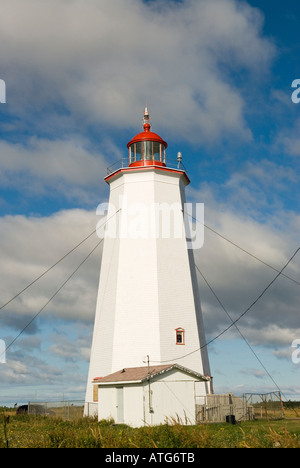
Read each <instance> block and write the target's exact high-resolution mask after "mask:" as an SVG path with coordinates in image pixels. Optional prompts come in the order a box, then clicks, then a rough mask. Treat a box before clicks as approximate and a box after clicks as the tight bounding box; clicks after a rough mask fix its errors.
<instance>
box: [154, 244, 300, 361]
mask: <svg viewBox="0 0 300 468" xmlns="http://www.w3.org/2000/svg"><path fill="white" fill-rule="evenodd" d="M299 251H300V247H298V248H297V250H296V251H295V252H294V253H293V255H292V256H291V258H290V259H289V260H288V261H287V263H286V264H285V265H284V266H283V267H282V269H281V270H280V271H279V272H278V274H277V275H276V276H275V278H273V280H272V281H271V282H270V283H269V284H268V286H266V287H265V288H264V290H263V291H262V292H261V293H260V294H259V296H258V297H257V298H256V299H255V300H254V301H253V302H252V304H251V305H250V306H249V307H247V309H246V310H245V311H244V312H243V313H242V314H241V315H240V316H239V317H238V318H237V319H235V320H233V321H232V323H231V324H230V325H229V326H228V327H227V328H225V329H224V330H223V331H222V332H220V333H219V334H218V335H216V336H215V337H214V338H212V339H211V340H210V341H208V342H207V343H205V344H204V345H202V346H201V347H200V348H197V349H195V350H194V351H191V352H190V353H187V354H185V355H183V356H180V357H177V358H176V361H178V360H179V359H183V358H185V357H187V356H190V355H191V354H194V353H197V352H198V351H200V350H201V349H203V348H206V347H207V346H208V345H210V344H211V343H213V342H214V341H216V340H217V339H218V338H220V336H222V335H224V333H226V332H227V331H228V330H229V329H230V328H231V327H233V326H234V325H235V324H236V323H237V322H238V321H239V320H240V319H241V318H242V317H244V316H245V315H246V314H247V313H248V312H249V311H250V310H251V309H252V307H254V305H255V304H256V303H257V302H258V301H259V300H260V299H261V298H262V297H263V295H264V294H265V293H266V292H267V290H268V289H269V288H270V287H271V286H272V284H274V283H275V281H276V280H277V279H278V278H279V276H280V275H281V274H282V272H283V271H284V270H285V268H286V267H287V266H288V265H289V264H290V263H291V261H292V260H293V259H294V257H295V256H296V255H297V253H298V252H299ZM172 360H173V359H168V360H164V361H151V362H156V363H165V362H171V361H172Z"/></svg>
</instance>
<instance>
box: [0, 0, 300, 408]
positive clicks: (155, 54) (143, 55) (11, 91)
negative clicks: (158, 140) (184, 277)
mask: <svg viewBox="0 0 300 468" xmlns="http://www.w3.org/2000/svg"><path fill="white" fill-rule="evenodd" d="M299 22H300V6H299V5H297V3H296V2H294V1H292V0H288V1H285V2H280V1H278V0H276V1H272V2H271V1H268V0H262V1H258V0H257V1H254V0H249V1H240V0H183V1H181V2H176V1H172V0H153V1H148V2H143V1H142V0H126V7H125V2H124V0H114V1H113V2H111V1H110V0H98V1H92V0H88V1H87V0H85V1H84V0H71V1H66V0H44V1H43V2H40V1H38V0H22V1H21V0H10V1H9V2H3V3H2V5H1V15H0V43H1V48H0V78H1V79H3V80H4V81H5V83H6V103H5V104H0V239H1V242H0V258H1V264H2V268H1V271H0V275H1V281H0V297H1V303H2V304H4V303H6V302H7V301H9V300H10V299H11V298H12V297H13V296H14V295H15V294H16V293H17V292H19V291H21V290H22V289H23V288H24V287H25V286H26V285H27V284H29V283H30V282H31V281H32V280H33V279H34V278H36V277H37V276H39V275H40V274H41V273H42V272H43V271H44V270H46V269H47V268H48V267H49V266H50V265H52V264H53V263H54V262H55V261H56V260H57V259H59V258H60V257H62V256H63V255H64V254H65V253H66V252H68V251H69V250H70V249H71V248H72V247H74V246H75V245H76V244H77V243H78V242H80V241H81V240H82V239H83V238H84V237H85V236H87V235H88V234H89V233H90V232H92V231H93V229H94V228H95V226H96V223H97V222H98V219H97V216H96V207H97V206H98V204H99V203H101V202H103V201H106V200H107V198H108V187H107V185H106V184H105V182H104V181H103V178H104V176H105V174H106V167H107V166H109V165H110V164H112V163H113V162H115V161H116V160H118V159H120V158H121V157H126V156H127V148H126V144H127V142H128V141H130V140H131V139H132V137H133V136H134V135H135V134H136V133H138V132H139V131H140V129H141V125H142V113H143V109H144V106H145V103H146V102H147V103H148V107H149V110H150V113H151V117H152V129H153V131H155V132H157V133H158V134H159V135H160V136H161V137H162V138H163V139H164V140H166V141H167V142H168V144H169V147H168V153H167V156H168V160H169V161H170V162H172V160H174V159H175V158H176V154H177V152H178V151H181V152H182V155H183V162H184V164H185V166H186V168H187V170H188V175H189V177H190V180H191V184H190V186H189V188H188V190H187V195H188V199H189V200H191V201H198V202H203V203H205V220H206V224H207V225H208V226H210V227H212V228H214V229H215V230H216V231H217V232H218V233H220V234H222V235H223V236H225V237H226V238H228V239H230V240H231V241H233V242H234V243H236V244H237V245H239V246H241V247H242V248H243V249H245V250H247V251H249V252H251V254H253V255H255V256H256V257H258V258H259V259H261V260H263V261H264V262H266V263H268V264H270V265H272V266H273V267H274V268H276V269H281V268H282V267H283V265H284V264H285V263H286V262H287V261H288V259H289V258H290V257H291V256H292V254H293V253H294V251H295V250H296V249H297V248H298V247H299V228H300V213H299V186H300V185H299V174H300V171H299V158H300V138H299V130H300V104H294V103H293V102H292V100H291V95H292V92H293V89H292V88H291V84H292V82H293V80H295V79H297V78H300V69H299V68H300V67H299V60H298V57H299V49H300V39H299ZM96 242H97V239H95V238H93V237H92V238H90V239H89V240H88V241H87V242H86V243H85V244H84V245H82V246H81V247H80V249H78V250H76V252H75V253H74V255H71V256H70V257H68V258H67V259H66V260H65V261H64V262H62V263H61V264H59V265H58V267H56V268H55V269H53V270H52V271H51V272H49V274H47V275H46V276H45V277H43V278H42V279H41V280H40V281H39V282H37V283H36V284H35V285H34V286H32V287H31V288H29V289H28V290H27V291H26V292H25V293H24V294H22V295H20V296H19V297H18V298H16V299H15V300H14V301H12V302H11V303H10V304H9V305H8V306H6V307H5V308H3V309H2V310H0V339H3V340H4V341H5V342H6V343H7V344H9V343H10V342H11V341H12V340H14V339H15V337H16V336H17V335H18V334H19V333H20V331H21V330H22V329H23V328H24V327H25V326H26V325H27V324H28V323H29V322H30V320H31V319H32V317H34V316H35V314H36V313H37V312H38V311H39V310H40V309H41V307H43V305H44V304H45V303H46V302H47V300H48V299H49V298H50V297H51V296H52V294H54V292H55V291H56V290H57V289H58V287H59V286H60V285H61V284H62V283H63V281H64V280H65V279H66V278H67V277H68V275H70V273H71V272H72V271H73V270H74V268H75V267H76V266H77V265H78V264H79V263H80V262H81V261H82V259H83V258H84V256H85V255H87V253H88V252H89V251H90V250H91V249H92V248H93V247H94V245H95V243H96ZM195 259H196V263H197V265H198V266H199V268H201V271H202V273H203V274H204V275H205V277H206V279H207V280H208V281H209V283H210V285H211V286H212V288H213V289H214V291H215V292H216V294H217V295H218V297H219V298H220V300H221V301H222V303H223V304H224V306H225V307H226V309H227V310H228V312H229V313H230V315H231V316H232V317H233V318H237V317H238V316H239V315H240V314H241V313H242V312H243V311H244V310H245V309H246V308H247V307H248V306H249V305H250V304H251V303H252V302H253V301H254V300H255V299H256V297H257V296H258V295H259V294H260V293H261V291H262V290H263V289H264V287H265V286H267V284H268V283H269V282H270V281H271V280H272V279H273V278H274V276H275V275H276V272H275V271H274V270H272V269H270V268H268V267H267V266H265V265H263V264H262V263H260V262H259V261H257V260H255V259H254V258H253V257H250V256H249V255H247V254H245V253H244V252H242V251H241V250H239V249H238V248H236V247H234V246H233V245H232V244H230V243H228V242H226V241H225V240H224V239H221V238H220V237H219V236H217V235H216V234H214V233H212V232H211V231H208V230H207V231H206V232H205V244H204V247H203V248H202V249H201V250H199V251H197V252H195ZM100 262H101V249H99V251H97V252H95V255H93V256H92V257H91V258H89V259H88V261H87V262H86V263H85V264H84V265H83V267H82V268H81V269H80V271H79V272H78V273H77V274H76V276H74V278H72V281H70V282H69V283H68V284H67V285H66V287H65V288H64V289H63V290H62V291H61V292H60V294H59V295H57V296H56V297H55V299H54V300H53V302H51V304H49V306H48V307H46V309H45V310H44V311H43V312H42V313H41V314H40V315H39V316H38V317H37V318H36V319H35V320H34V321H33V322H32V323H31V325H30V326H29V327H28V328H26V330H25V331H24V333H22V334H21V335H20V337H19V338H18V339H17V340H16V341H15V342H14V344H13V345H12V346H11V347H10V348H9V350H8V351H7V356H6V359H7V363H6V364H0V373H1V379H0V403H1V402H3V403H10V404H13V403H16V402H18V403H23V402H26V401H27V400H30V399H33V398H37V399H39V400H45V399H46V400H47V399H60V398H62V396H64V398H66V399H67V398H76V399H82V398H84V394H85V385H86V378H87V372H88V358H89V347H90V344H91V334H92V328H93V315H94V310H95V304H96V293H97V283H98V277H99V270H100ZM285 273H286V274H287V275H289V276H290V277H292V278H294V279H295V280H296V281H298V282H299V281H300V259H299V257H296V258H295V259H294V260H293V262H291V264H290V265H289V266H288V268H287V269H286V271H285ZM199 287H200V293H201V298H202V307H203V314H204V320H205V325H206V331H207V336H208V338H209V339H211V338H213V337H214V336H216V335H217V334H218V333H220V332H221V331H222V330H223V329H225V328H226V327H227V326H228V324H229V323H228V317H227V316H226V314H224V311H223V310H222V309H221V308H220V306H219V304H218V303H216V300H215V298H214V297H213V296H212V294H211V292H210V291H209V289H208V288H207V286H206V285H205V283H204V282H203V281H202V280H201V278H199ZM299 296H300V294H299V285H298V284H296V283H295V282H293V281H291V280H289V279H287V278H285V277H280V278H278V280H277V281H276V283H275V284H274V285H272V287H271V288H270V289H269V290H268V291H267V293H266V294H265V295H264V297H263V298H262V299H261V301H259V302H258V304H256V306H255V307H254V308H253V309H251V311H250V312H249V314H247V315H246V316H245V317H244V318H243V319H241V320H240V321H239V322H238V326H239V327H240V329H241V331H242V332H243V335H244V336H245V337H246V338H247V340H248V342H249V343H250V344H251V346H253V349H254V350H255V352H256V353H257V354H258V355H259V357H260V359H261V361H262V362H263V364H264V365H265V367H266V368H267V369H268V371H269V373H270V374H271V375H272V376H273V379H274V380H275V381H276V383H277V385H278V387H279V388H280V389H281V390H282V392H283V394H284V395H285V396H287V397H288V398H291V399H297V398H298V399H300V385H299V371H300V368H299V364H298V365H297V364H294V363H293V362H292V358H291V356H292V348H291V343H292V341H293V340H294V339H299V338H300V325H299V303H300V301H299V299H300V297H299ZM209 356H210V361H211V367H212V374H213V376H214V385H215V391H217V392H226V391H233V392H235V393H237V394H240V393H243V392H249V391H252V392H267V391H271V390H277V388H275V387H274V382H273V381H271V379H270V378H269V376H268V375H266V373H265V372H264V370H263V369H262V367H261V366H260V364H259V362H258V361H257V359H256V358H255V356H254V355H253V353H252V352H251V351H250V349H249V348H248V347H247V345H246V344H245V342H244V341H243V340H241V338H240V336H239V335H238V333H237V332H236V331H235V330H234V329H233V328H232V329H230V330H229V331H228V332H227V333H226V334H224V335H223V336H222V337H221V338H220V339H218V340H216V341H214V342H213V343H212V344H211V345H210V346H209Z"/></svg>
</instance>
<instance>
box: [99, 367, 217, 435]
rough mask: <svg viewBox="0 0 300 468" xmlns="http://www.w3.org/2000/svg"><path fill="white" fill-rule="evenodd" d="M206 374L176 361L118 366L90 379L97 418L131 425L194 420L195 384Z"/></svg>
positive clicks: (184, 422) (202, 380)
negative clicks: (166, 363)
mask: <svg viewBox="0 0 300 468" xmlns="http://www.w3.org/2000/svg"><path fill="white" fill-rule="evenodd" d="M208 381H209V378H208V377H204V376H203V375H200V374H198V373H197V372H195V371H192V370H190V369H187V368H185V367H182V366H180V365H178V364H168V365H161V366H149V367H148V366H146V367H132V368H125V369H121V370H119V371H117V372H114V373H113V374H110V375H107V376H105V377H100V378H95V379H94V381H93V385H94V394H95V396H96V395H98V419H99V420H101V419H111V418H112V419H113V420H114V421H115V422H116V423H124V422H125V423H126V424H128V425H130V426H132V427H140V426H144V425H158V424H163V423H166V422H167V421H169V422H170V421H174V420H175V421H177V422H180V423H181V424H195V421H196V406H195V402H196V384H197V383H199V382H208Z"/></svg>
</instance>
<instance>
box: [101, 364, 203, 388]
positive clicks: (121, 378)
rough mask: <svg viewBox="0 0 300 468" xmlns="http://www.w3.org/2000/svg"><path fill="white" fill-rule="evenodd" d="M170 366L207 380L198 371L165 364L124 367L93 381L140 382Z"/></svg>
mask: <svg viewBox="0 0 300 468" xmlns="http://www.w3.org/2000/svg"><path fill="white" fill-rule="evenodd" d="M172 368H174V369H179V370H181V371H183V372H187V373H189V374H193V375H195V376H197V377H198V378H201V379H203V380H208V378H207V377H204V376H203V375H200V374H199V373H198V372H194V371H192V370H190V369H187V368H185V367H182V366H179V365H178V364H165V365H162V366H149V367H148V366H145V367H126V368H124V369H121V370H119V371H117V372H114V373H113V374H109V375H106V376H105V377H96V378H95V379H94V383H96V382H99V384H102V383H114V382H131V381H139V382H141V381H143V380H146V379H147V378H148V377H149V375H150V376H151V377H154V376H155V375H158V374H161V373H164V372H166V371H167V370H171V369H172Z"/></svg>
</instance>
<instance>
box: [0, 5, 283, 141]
mask: <svg viewBox="0 0 300 468" xmlns="http://www.w3.org/2000/svg"><path fill="white" fill-rule="evenodd" d="M124 5H125V4H124V1H123V0H114V1H113V2H112V1H110V0H109V1H108V0H101V1H95V0H89V1H86V0H71V1H64V0H45V1H43V2H42V3H41V2H39V1H37V0H26V1H23V2H21V3H20V2H19V1H18V0H10V2H7V3H6V4H5V5H2V8H1V18H0V31H1V32H0V40H1V43H3V44H5V47H3V48H2V50H1V53H0V59H1V63H2V65H3V67H4V69H5V70H6V71H7V77H5V79H6V82H7V87H8V92H7V93H8V98H7V99H8V102H11V105H12V109H13V110H14V111H16V110H17V109H18V113H19V115H21V116H22V117H23V118H24V117H25V116H27V118H28V112H35V113H36V114H37V116H39V112H40V111H41V109H43V110H45V109H46V111H47V108H48V110H49V109H50V108H53V106H55V105H61V106H62V107H66V108H67V109H68V110H69V111H70V112H71V114H72V118H73V119H74V121H75V122H76V125H77V127H78V128H79V127H80V126H81V127H83V128H84V127H85V126H86V124H88V123H89V124H90V123H91V122H92V123H93V124H95V123H96V122H98V123H101V124H102V125H104V126H105V127H106V128H107V126H110V127H111V126H115V127H116V128H120V127H121V128H125V127H126V126H127V127H128V126H133V125H134V127H136V125H137V120H138V119H137V117H136V116H137V115H139V114H138V113H140V112H141V111H142V106H143V105H144V104H145V101H146V100H147V99H148V103H149V105H150V108H152V109H154V110H155V109H157V112H154V111H153V114H154V115H156V116H157V118H156V120H155V123H157V126H159V128H160V129H162V130H163V131H166V132H168V133H169V134H172V135H173V137H174V135H176V134H177V133H178V132H179V131H180V135H181V137H183V138H185V139H186V140H189V141H198V142H199V141H210V142H211V141H216V139H218V138H219V137H222V136H224V135H226V134H227V133H229V134H235V135H236V136H238V137H240V138H249V137H250V135H251V132H250V130H249V128H248V126H247V124H246V121H245V112H246V109H245V104H246V98H245V96H243V92H242V90H243V88H244V87H245V85H246V83H244V82H243V83H239V82H238V79H237V75H238V73H239V72H240V71H241V70H246V72H247V73H248V74H250V75H251V74H252V76H253V74H256V75H259V76H263V74H264V73H265V72H266V71H268V68H269V64H270V61H271V59H272V57H273V54H274V47H273V46H272V44H271V43H270V41H268V40H267V39H265V38H264V37H263V35H262V23H263V18H262V15H261V14H260V13H259V11H258V10H255V9H253V8H251V7H250V6H248V5H247V4H245V3H243V4H241V3H240V2H237V1H234V0H222V1H220V0H210V1H209V2H207V1H205V0H197V1H195V0H186V1H184V2H180V3H176V2H169V1H157V2H151V3H150V4H146V3H143V2H142V1H141V0H127V1H126V7H125V6H124ZM16 12H18V13H17V14H16ZM245 51H247V52H246V53H245ZM243 76H245V75H243ZM45 105H47V107H46V108H45ZM56 108H57V109H59V107H56ZM47 112H48V111H47ZM50 113H51V112H50ZM154 115H153V117H154ZM31 117H32V116H31ZM61 117H62V116H59V112H58V115H57V131H58V130H59V122H60V118H61ZM52 120H53V115H52ZM29 121H30V117H29ZM52 123H53V122H52ZM99 131H101V129H100V128H99Z"/></svg>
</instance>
